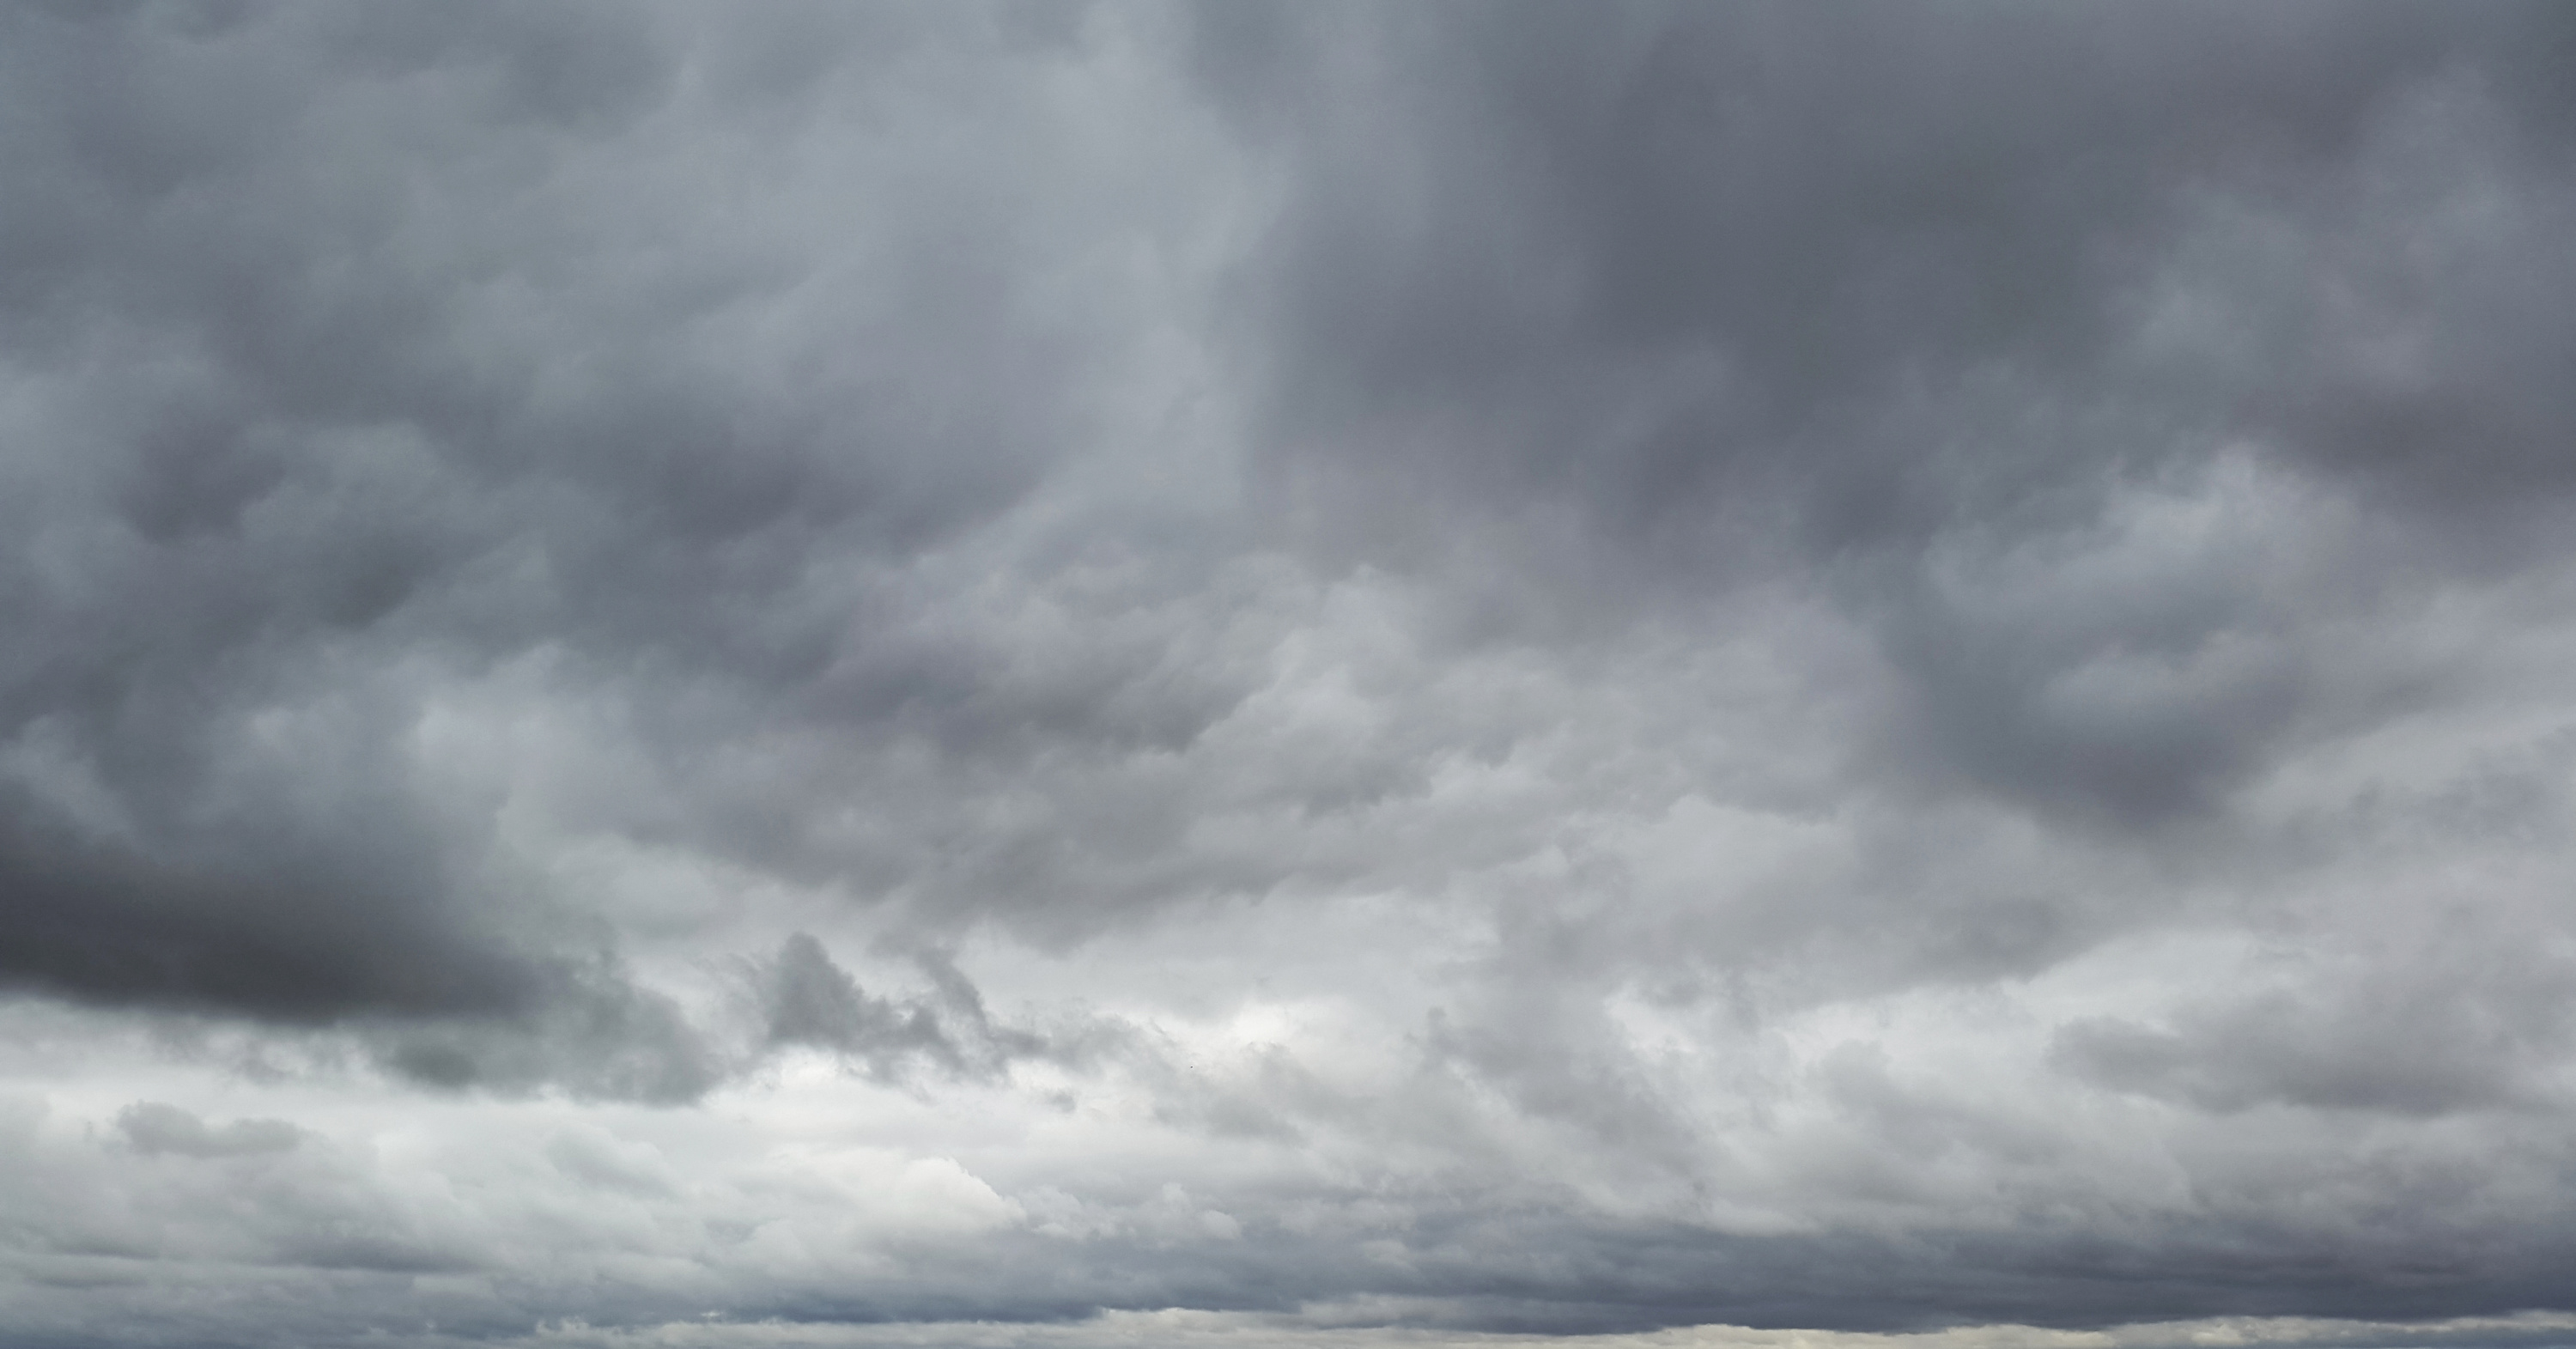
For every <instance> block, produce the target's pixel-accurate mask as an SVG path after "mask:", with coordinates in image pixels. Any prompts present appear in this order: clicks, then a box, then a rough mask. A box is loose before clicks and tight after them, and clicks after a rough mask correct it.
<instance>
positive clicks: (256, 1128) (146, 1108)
mask: <svg viewBox="0 0 2576 1349" xmlns="http://www.w3.org/2000/svg"><path fill="white" fill-rule="evenodd" d="M116 1127H117V1128H118V1129H120V1130H122V1131H123V1132H124V1134H125V1137H126V1141H127V1142H129V1143H132V1144H133V1145H134V1150H135V1151H137V1152H140V1153H143V1154H145V1155H147V1156H149V1155H152V1154H155V1153H164V1152H168V1153H176V1154H177V1155H179V1156H182V1157H254V1156H258V1155H259V1154H261V1153H266V1152H286V1151H289V1150H291V1149H293V1148H294V1147H295V1145H296V1144H297V1143H299V1142H301V1141H303V1138H304V1131H303V1130H301V1129H298V1128H296V1127H295V1126H294V1125H292V1124H289V1123H287V1122H286V1121H284V1120H279V1119H242V1120H234V1121H233V1122H232V1123H230V1124H227V1125H224V1126H223V1127H221V1128H216V1127H214V1126H213V1125H210V1124H208V1123H206V1122H205V1121H204V1120H202V1119H199V1118H198V1117H197V1116H195V1115H193V1114H190V1113H189V1112H187V1111H185V1110H182V1109H180V1108H179V1107H177V1106H175V1105H166V1104H163V1103H162V1102H159V1101H137V1102H135V1103H134V1104H132V1105H130V1106H127V1107H126V1108H125V1109H123V1110H121V1111H119V1112H117V1116H116Z"/></svg>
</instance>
